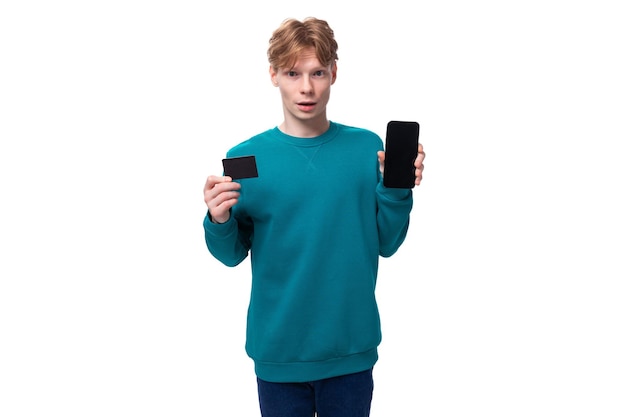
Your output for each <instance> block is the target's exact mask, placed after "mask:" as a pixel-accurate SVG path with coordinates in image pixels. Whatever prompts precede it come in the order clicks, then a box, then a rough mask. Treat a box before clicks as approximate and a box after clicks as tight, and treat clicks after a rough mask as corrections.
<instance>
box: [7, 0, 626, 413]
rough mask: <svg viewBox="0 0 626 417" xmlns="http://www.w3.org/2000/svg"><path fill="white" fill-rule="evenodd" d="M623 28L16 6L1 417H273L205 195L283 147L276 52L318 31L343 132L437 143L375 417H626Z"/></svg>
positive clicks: (446, 13)
mask: <svg viewBox="0 0 626 417" xmlns="http://www.w3.org/2000/svg"><path fill="white" fill-rule="evenodd" d="M619 3H620V2H618V1H613V2H611V1H602V0H599V1H593V2H591V1H587V2H584V1H555V0H543V1H533V0H531V1H524V2H521V1H520V2H511V1H509V2H503V1H485V0H482V1H473V2H466V1H459V0H457V1H437V2H435V1H432V2H419V1H418V2H399V1H392V0H387V1H382V2H353V3H350V2H347V3H340V2H338V1H322V0H320V1H316V2H252V1H246V2H213V3H212V4H213V5H211V3H209V2H204V1H185V0H179V1H175V2H174V1H139V0H125V1H107V2H104V1H101V2H96V1H91V2H87V1H56V2H52V1H51V2H44V1H6V2H3V3H2V6H0V62H1V64H0V111H1V113H0V138H1V147H0V192H1V193H2V194H1V195H2V204H1V205H0V210H1V212H0V245H1V246H0V250H1V251H0V256H1V261H0V276H1V281H0V338H1V343H0V350H1V354H0V415H2V416H6V417H14V416H48V415H63V416H81V417H82V416H133V417H135V416H151V417H153V416H186V417H191V416H226V415H228V416H255V415H259V414H258V406H257V398H256V382H255V380H254V373H253V368H252V362H251V360H249V359H248V358H247V356H246V355H245V352H244V349H243V344H244V330H245V329H244V328H245V312H246V308H247V301H248V294H249V285H250V278H249V264H248V263H247V262H246V263H244V264H243V265H241V266H239V267H238V268H234V269H230V268H227V267H225V266H222V265H221V264H219V263H218V262H217V261H216V260H214V259H213V258H212V257H211V256H210V255H209V253H208V251H207V250H206V248H205V245H204V240H203V230H202V219H203V216H204V213H205V210H206V207H205V206H204V202H203V199H202V188H203V185H204V181H205V178H206V176H207V175H209V174H212V173H219V172H221V163H220V160H221V158H222V157H223V155H224V153H225V151H226V150H227V149H228V148H230V147H231V146H233V145H235V144H236V143H238V142H240V141H242V140H244V139H247V138H248V137H249V136H251V135H253V134H255V133H258V132H260V131H262V130H265V129H267V128H270V127H273V126H275V125H276V124H278V123H279V122H280V121H281V120H282V111H281V107H280V97H279V94H278V91H277V90H276V89H275V88H273V87H272V86H271V83H270V81H269V77H268V75H267V68H268V64H267V60H266V55H265V53H266V48H267V41H268V39H269V36H270V34H271V32H272V30H273V29H274V28H276V27H277V26H278V25H279V24H280V23H281V21H282V20H283V19H284V18H286V17H296V18H304V17H307V16H316V17H320V18H324V19H326V20H328V21H329V23H330V24H331V26H332V27H333V28H334V29H335V35H336V38H337V40H338V42H339V63H338V64H339V73H338V80H337V83H336V84H335V86H334V87H333V93H332V98H331V102H330V104H329V109H328V111H329V117H330V118H331V119H332V120H335V121H337V122H340V123H345V124H350V125H356V126H360V127H366V128H369V129H371V130H374V131H376V132H377V133H379V134H380V135H381V136H382V135H384V129H385V126H386V123H387V121H388V120H391V119H398V120H402V119H405V120H417V121H419V122H420V124H421V127H422V129H421V141H422V143H423V144H424V147H425V150H426V153H427V157H426V161H425V165H426V170H425V175H424V181H423V183H422V185H421V186H420V187H419V188H417V189H416V190H415V191H414V197H415V206H414V207H415V208H414V212H413V214H412V220H411V221H412V226H411V230H410V231H409V236H408V238H407V240H406V243H405V244H404V246H403V247H402V248H401V249H400V250H399V252H398V253H397V254H396V255H394V256H393V257H392V258H390V259H384V260H382V261H381V270H380V277H379V286H378V299H379V304H380V310H381V314H382V320H383V334H384V336H383V338H384V340H383V343H382V345H381V347H380V357H381V359H380V361H379V363H378V365H377V366H376V369H375V381H376V388H375V396H374V402H373V406H372V407H373V409H372V416H373V417H389V416H428V417H435V416H442V417H443V416H455V417H456V416H481V417H486V416H498V417H501V416H507V417H510V416H525V417H526V416H550V417H553V416H594V417H595V416H603V417H611V416H620V417H623V416H624V415H626V399H625V397H624V394H625V393H626V376H625V375H626V359H625V358H626V355H624V352H626V336H625V331H626V327H625V326H626V319H625V317H626V307H625V302H624V299H625V296H626V290H625V287H626V286H625V284H624V280H625V279H626V267H625V264H624V262H625V261H624V255H625V249H626V244H625V241H624V239H625V238H624V236H625V234H626V225H625V221H624V214H623V213H624V212H625V211H626V204H625V203H624V194H625V193H624V180H625V174H624V168H623V163H622V158H623V154H624V152H623V151H624V141H625V140H626V128H625V127H624V121H625V117H624V116H625V115H626V104H625V103H626V99H625V97H626V83H625V77H624V74H626V65H625V64H624V51H625V45H624V39H626V30H625V26H624V18H625V17H626V16H625V14H624V12H623V11H622V10H623V8H621V7H620V8H618V4H619ZM277 180H280V179H277ZM337 180H338V181H340V180H341V179H339V178H338V179H337ZM268 203H271V202H268ZM331 209H332V207H331ZM336 210H337V213H338V215H340V213H341V207H337V208H336Z"/></svg>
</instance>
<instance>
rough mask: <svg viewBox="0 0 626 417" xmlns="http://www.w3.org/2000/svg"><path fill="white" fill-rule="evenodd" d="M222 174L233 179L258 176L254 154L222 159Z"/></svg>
mask: <svg viewBox="0 0 626 417" xmlns="http://www.w3.org/2000/svg"><path fill="white" fill-rule="evenodd" d="M222 165H223V166H224V175H226V176H229V177H231V178H232V179H234V180H239V179H242V178H254V177H258V176H259V173H258V172H257V168H256V159H255V157H254V155H251V156H238V157H234V158H225V159H222Z"/></svg>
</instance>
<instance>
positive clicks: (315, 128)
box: [278, 116, 330, 138]
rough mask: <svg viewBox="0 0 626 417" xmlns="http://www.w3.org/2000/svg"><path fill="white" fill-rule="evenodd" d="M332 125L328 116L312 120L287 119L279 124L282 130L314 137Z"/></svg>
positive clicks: (300, 135)
mask: <svg viewBox="0 0 626 417" xmlns="http://www.w3.org/2000/svg"><path fill="white" fill-rule="evenodd" d="M329 127H330V121H329V120H328V119H327V118H326V116H323V117H319V118H317V119H310V120H291V119H288V118H285V120H284V121H283V122H282V123H281V124H280V125H279V126H278V128H279V129H280V131H281V132H283V133H285V134H287V135H289V136H294V137H298V138H314V137H317V136H320V135H322V134H324V133H325V132H326V131H327V130H328V128H329Z"/></svg>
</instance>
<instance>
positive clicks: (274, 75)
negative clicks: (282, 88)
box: [270, 65, 278, 87]
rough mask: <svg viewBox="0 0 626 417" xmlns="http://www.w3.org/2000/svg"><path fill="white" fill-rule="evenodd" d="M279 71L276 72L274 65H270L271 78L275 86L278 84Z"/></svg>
mask: <svg viewBox="0 0 626 417" xmlns="http://www.w3.org/2000/svg"><path fill="white" fill-rule="evenodd" d="M277 76H278V73H277V72H276V70H275V69H274V67H272V66H271V65H270V79H271V80H272V85H274V87H277V86H278V77H277Z"/></svg>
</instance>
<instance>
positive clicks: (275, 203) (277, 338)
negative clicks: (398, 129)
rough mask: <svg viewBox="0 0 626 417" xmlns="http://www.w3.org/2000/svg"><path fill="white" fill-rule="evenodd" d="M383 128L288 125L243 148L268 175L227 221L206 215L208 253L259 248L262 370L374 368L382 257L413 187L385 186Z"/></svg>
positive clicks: (325, 373)
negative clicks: (310, 132)
mask: <svg viewBox="0 0 626 417" xmlns="http://www.w3.org/2000/svg"><path fill="white" fill-rule="evenodd" d="M382 148H383V145H382V140H381V139H380V137H379V136H378V135H376V134H375V133H373V132H370V131H367V130H364V129H358V128H354V127H348V126H344V125H340V124H337V123H333V122H331V124H330V128H329V129H328V131H326V133H324V134H323V135H321V136H319V137H315V138H296V137H293V136H288V135H286V134H284V133H282V132H281V131H280V130H279V129H278V128H274V129H271V130H268V131H266V132H263V133H261V134H259V135H257V136H254V137H252V138H251V139H249V140H247V141H245V142H243V143H241V144H239V145H237V146H235V147H234V148H232V149H231V150H230V151H229V152H228V156H231V157H232V156H244V155H255V156H256V161H257V168H258V173H259V176H258V178H248V179H242V180H239V181H240V182H241V195H240V198H239V202H238V203H237V204H236V205H235V206H234V207H233V209H232V216H231V217H230V219H229V221H227V222H226V223H224V224H215V223H212V222H211V221H210V219H209V218H208V216H207V217H205V219H204V230H205V240H206V244H207V247H208V249H209V251H210V252H211V253H212V254H213V256H215V258H217V259H218V260H220V261H221V262H222V263H224V264H225V265H228V266H235V265H238V264H239V263H240V262H242V261H243V260H244V259H245V258H246V257H247V256H248V254H250V256H251V259H250V260H251V267H252V290H251V298H250V305H249V309H248V320H247V321H248V323H247V334H246V335H247V338H246V351H247V353H248V355H249V356H250V357H251V358H252V359H253V360H254V363H255V371H256V374H257V376H258V377H259V378H261V379H264V380H267V381H272V382H303V381H313V380H318V379H323V378H329V377H333V376H338V375H345V374H349V373H353V372H359V371H363V370H366V369H369V368H371V367H372V366H373V365H374V363H375V362H376V361H377V359H378V354H377V347H378V345H379V343H380V341H381V330H380V320H379V314H378V308H377V304H376V299H375V295H374V290H375V287H376V279H377V272H378V258H379V256H383V257H388V256H391V255H392V254H393V253H395V252H396V251H397V249H398V248H399V247H400V245H401V244H402V242H403V241H404V239H405V237H406V233H407V230H408V225H409V213H410V211H411V208H412V204H413V199H412V193H411V191H410V190H406V189H388V188H385V187H384V186H383V185H382V179H381V175H380V170H379V166H378V159H377V155H376V152H377V151H379V150H382Z"/></svg>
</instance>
